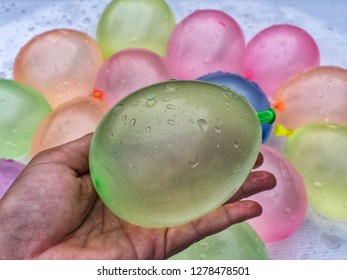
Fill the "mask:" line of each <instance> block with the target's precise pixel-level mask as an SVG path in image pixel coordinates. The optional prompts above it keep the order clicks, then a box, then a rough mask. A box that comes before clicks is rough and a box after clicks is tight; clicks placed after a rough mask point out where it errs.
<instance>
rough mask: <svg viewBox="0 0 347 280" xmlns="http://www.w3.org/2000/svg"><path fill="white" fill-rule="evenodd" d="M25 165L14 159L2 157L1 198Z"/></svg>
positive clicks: (0, 161) (0, 165) (0, 172)
mask: <svg viewBox="0 0 347 280" xmlns="http://www.w3.org/2000/svg"><path fill="white" fill-rule="evenodd" d="M24 167H25V165H24V164H23V163H20V162H17V161H15V160H12V159H0V199H1V198H2V197H3V196H4V194H5V193H6V192H7V190H8V189H9V187H10V186H11V185H12V183H13V181H14V180H15V179H16V178H17V176H18V175H19V173H21V172H22V170H23V169H24Z"/></svg>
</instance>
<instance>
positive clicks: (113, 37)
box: [96, 0, 175, 59]
mask: <svg viewBox="0 0 347 280" xmlns="http://www.w3.org/2000/svg"><path fill="white" fill-rule="evenodd" d="M174 27H175V17H174V14H173V13H172V11H171V9H170V7H169V6H168V5H167V4H166V3H165V1H163V0H122V1H121V0H113V1H111V3H110V4H108V5H107V7H106V9H105V10H104V12H103V13H102V15H101V17H100V19H99V22H98V28H97V34H96V35H97V41H98V43H99V45H100V47H101V49H102V52H103V54H104V57H105V58H106V59H107V58H109V57H110V56H111V55H113V54H115V53H117V52H119V51H121V50H124V49H128V48H143V49H147V50H150V51H153V52H155V53H157V54H159V55H161V56H164V55H165V54H166V47H167V42H168V40H169V37H170V35H171V32H172V30H173V29H174Z"/></svg>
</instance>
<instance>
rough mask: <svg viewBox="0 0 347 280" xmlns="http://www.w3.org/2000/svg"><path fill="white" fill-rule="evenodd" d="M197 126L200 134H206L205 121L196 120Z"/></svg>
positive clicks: (206, 126)
mask: <svg viewBox="0 0 347 280" xmlns="http://www.w3.org/2000/svg"><path fill="white" fill-rule="evenodd" d="M197 124H198V126H199V127H200V130H201V131H202V132H206V131H207V129H208V125H207V121H206V120H204V119H198V120H197Z"/></svg>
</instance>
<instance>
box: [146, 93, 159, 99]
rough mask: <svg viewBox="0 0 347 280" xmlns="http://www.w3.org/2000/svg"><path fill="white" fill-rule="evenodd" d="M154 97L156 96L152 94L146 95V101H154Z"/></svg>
mask: <svg viewBox="0 0 347 280" xmlns="http://www.w3.org/2000/svg"><path fill="white" fill-rule="evenodd" d="M156 97H157V96H156V94H155V93H154V92H152V93H149V94H147V95H146V98H147V99H148V100H152V99H155V98H156Z"/></svg>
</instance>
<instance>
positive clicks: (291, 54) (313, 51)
mask: <svg viewBox="0 0 347 280" xmlns="http://www.w3.org/2000/svg"><path fill="white" fill-rule="evenodd" d="M319 62H320V55H319V49H318V46H317V44H316V42H315V41H314V39H313V38H312V37H311V35H310V34H308V33H307V32H306V31H305V30H303V29H301V28H299V27H296V26H293V25H288V24H281V25H273V26H271V27H269V28H267V29H264V30H263V31H261V32H259V33H258V34H257V35H255V36H254V37H253V38H252V39H251V41H250V42H249V43H248V44H247V46H246V48H245V52H244V56H243V59H242V66H241V68H242V70H241V71H242V74H243V75H244V76H245V77H246V78H249V79H250V80H252V81H254V82H256V83H257V84H258V85H259V86H260V87H261V88H262V90H263V91H264V92H265V94H266V95H267V96H268V97H269V98H272V97H273V95H274V93H275V92H276V90H277V89H278V87H279V86H280V85H281V84H282V83H283V82H284V81H285V80H287V79H288V78H289V77H290V76H292V75H293V74H295V73H297V72H299V71H302V70H304V69H307V68H310V67H316V66H318V65H319Z"/></svg>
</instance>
